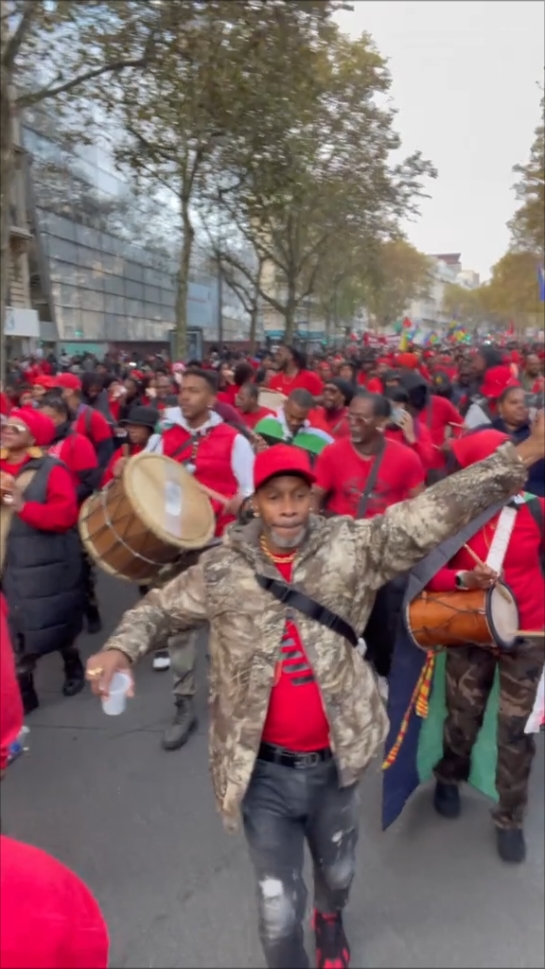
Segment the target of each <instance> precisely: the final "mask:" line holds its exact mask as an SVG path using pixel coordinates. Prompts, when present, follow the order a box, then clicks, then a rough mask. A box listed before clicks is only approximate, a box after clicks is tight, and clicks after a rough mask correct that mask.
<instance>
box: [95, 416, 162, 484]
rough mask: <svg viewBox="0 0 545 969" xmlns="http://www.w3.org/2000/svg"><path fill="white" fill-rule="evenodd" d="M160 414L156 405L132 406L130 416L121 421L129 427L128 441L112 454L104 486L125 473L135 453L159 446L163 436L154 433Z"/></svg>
mask: <svg viewBox="0 0 545 969" xmlns="http://www.w3.org/2000/svg"><path fill="white" fill-rule="evenodd" d="M159 416H160V415H159V411H157V410H155V408H154V407H143V406H142V405H141V404H137V405H136V406H135V407H133V408H132V410H131V411H130V412H129V416H128V417H126V418H125V420H124V421H122V422H121V423H122V424H123V425H124V426H125V427H126V428H127V438H128V442H127V444H124V445H123V446H122V447H121V448H120V449H119V450H117V451H114V453H113V454H112V456H111V458H110V460H109V462H108V466H107V468H106V470H105V472H104V476H103V478H102V487H104V486H105V485H107V484H108V482H109V481H112V480H113V479H114V478H119V477H120V476H121V475H122V474H123V468H124V467H125V465H126V463H127V461H128V460H129V458H131V457H133V455H135V454H140V452H141V451H155V450H156V449H158V448H159V446H160V441H161V436H160V434H155V433H154V432H155V428H156V427H157V423H158V421H159Z"/></svg>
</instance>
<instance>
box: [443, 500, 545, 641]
mask: <svg viewBox="0 0 545 969" xmlns="http://www.w3.org/2000/svg"><path fill="white" fill-rule="evenodd" d="M538 500H539V501H540V502H541V507H542V513H543V514H544V515H545V499H544V498H539V499H538ZM499 517H500V516H499V514H498V515H496V516H495V517H494V518H492V519H491V520H490V521H489V522H487V524H486V525H485V526H484V528H481V530H480V531H479V532H477V534H476V535H474V536H473V538H471V539H470V540H469V542H468V543H467V544H468V545H469V547H470V548H472V549H473V551H474V552H475V554H476V555H478V556H479V558H480V559H481V560H482V561H483V562H486V557H487V555H488V550H489V547H490V543H491V541H492V539H493V537H494V527H495V525H496V523H497V521H498V519H499ZM540 545H541V535H540V531H539V528H538V527H537V525H536V522H535V521H534V519H533V518H532V514H531V512H530V511H528V508H527V507H526V506H525V505H522V507H521V508H520V509H519V510H518V511H517V517H516V520H515V527H514V528H513V531H512V533H511V539H510V541H509V545H508V547H507V553H506V555H505V559H504V562H503V572H504V580H505V583H506V584H507V585H508V586H509V588H510V589H511V592H512V593H513V595H514V597H515V599H516V602H517V606H518V609H519V616H520V628H521V629H536V630H537V629H543V601H544V597H545V580H544V578H543V573H542V571H541V565H540V560H539V550H540ZM474 568H475V562H474V561H473V559H472V558H471V556H470V554H469V552H467V551H466V550H465V549H464V548H462V549H460V551H459V552H458V553H457V554H456V555H455V556H454V558H453V559H452V561H451V562H449V565H448V568H444V569H440V570H439V572H437V574H436V575H435V576H434V577H433V579H432V580H431V582H430V584H429V586H428V588H429V589H430V590H431V591H432V592H452V591H453V590H454V589H456V573H457V572H462V571H465V572H472V571H473V569H474Z"/></svg>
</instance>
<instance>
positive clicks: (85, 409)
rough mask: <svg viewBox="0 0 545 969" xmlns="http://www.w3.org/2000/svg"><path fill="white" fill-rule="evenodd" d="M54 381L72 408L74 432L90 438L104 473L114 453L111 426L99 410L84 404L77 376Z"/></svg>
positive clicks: (65, 374) (68, 375)
mask: <svg viewBox="0 0 545 969" xmlns="http://www.w3.org/2000/svg"><path fill="white" fill-rule="evenodd" d="M54 379H55V384H56V386H57V387H60V388H61V389H62V395H63V397H64V399H65V400H66V403H67V404H68V407H69V408H70V412H71V415H72V418H73V421H74V430H75V431H76V432H77V433H78V434H82V435H83V436H84V437H87V438H89V440H90V442H91V444H92V445H93V447H94V449H95V451H96V455H97V460H98V465H99V468H100V469H101V471H102V472H103V471H104V470H105V468H106V465H107V464H108V461H109V460H110V458H111V456H112V454H113V451H114V439H113V434H112V428H111V425H110V424H109V423H108V421H107V420H106V418H105V416H104V415H103V414H101V412H100V411H99V410H96V409H95V408H94V407H90V406H89V405H88V404H84V403H83V400H82V389H81V380H80V379H79V377H77V376H76V374H73V373H60V374H57V376H56V377H55V378H54Z"/></svg>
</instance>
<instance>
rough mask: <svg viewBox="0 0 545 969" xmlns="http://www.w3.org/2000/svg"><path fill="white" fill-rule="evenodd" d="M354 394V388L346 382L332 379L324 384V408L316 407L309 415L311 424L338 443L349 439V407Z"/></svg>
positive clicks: (335, 378) (336, 378)
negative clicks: (344, 438) (346, 438)
mask: <svg viewBox="0 0 545 969" xmlns="http://www.w3.org/2000/svg"><path fill="white" fill-rule="evenodd" d="M353 394H354V391H353V390H352V387H351V386H350V384H348V383H346V381H345V380H341V379H340V378H339V377H331V378H330V379H329V380H328V381H327V382H326V383H325V384H324V393H323V401H324V402H323V405H322V407H316V408H315V409H314V410H312V411H311V412H310V414H309V420H310V422H311V424H312V425H313V426H314V427H319V428H321V429H322V430H324V431H327V432H328V434H331V437H334V438H335V440H336V441H338V440H340V439H341V438H342V437H349V436H350V427H349V423H348V405H349V404H350V401H351V400H352V397H353Z"/></svg>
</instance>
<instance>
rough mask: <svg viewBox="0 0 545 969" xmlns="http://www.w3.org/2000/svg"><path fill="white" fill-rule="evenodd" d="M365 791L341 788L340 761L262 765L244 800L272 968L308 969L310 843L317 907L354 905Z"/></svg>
mask: <svg viewBox="0 0 545 969" xmlns="http://www.w3.org/2000/svg"><path fill="white" fill-rule="evenodd" d="M356 790H357V786H356V785H355V784H354V785H352V786H351V787H343V788H340V787H339V780H338V775H337V768H336V767H335V764H334V761H333V760H331V761H328V762H327V763H325V764H318V765H317V766H316V767H311V768H307V769H304V770H298V769H294V768H292V767H283V766H281V765H279V764H270V763H268V762H265V761H261V760H258V761H256V766H255V769H254V773H253V775H252V778H251V781H250V785H249V788H248V791H247V793H246V796H245V798H244V802H243V819H244V831H245V834H246V839H247V841H248V845H249V849H250V857H251V860H252V864H253V866H254V869H255V873H256V876H257V889H258V891H257V894H258V906H259V935H260V939H261V944H262V946H263V950H264V953H265V958H266V961H267V966H269V967H270V969H300V967H301V969H303V967H307V966H308V965H309V962H308V957H307V954H306V952H305V948H304V929H303V919H304V916H305V909H306V901H307V890H306V886H305V883H304V881H303V861H304V845H305V841H307V842H308V846H309V849H310V853H311V855H312V860H313V863H314V905H315V908H316V909H317V910H318V911H319V912H323V913H327V914H333V913H334V912H340V911H341V909H342V908H344V906H345V905H346V902H347V899H348V893H349V891H350V886H351V884H352V879H353V877H354V871H355V849H356V842H357V839H358V798H357V793H356Z"/></svg>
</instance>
